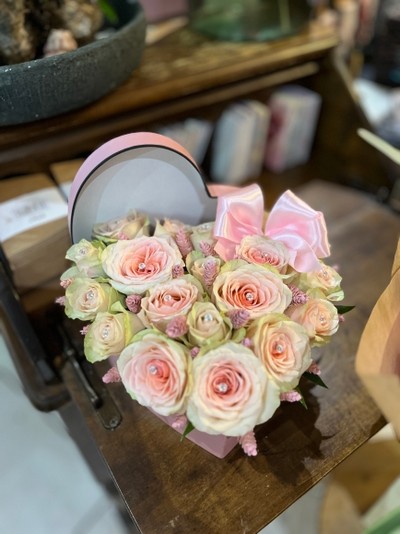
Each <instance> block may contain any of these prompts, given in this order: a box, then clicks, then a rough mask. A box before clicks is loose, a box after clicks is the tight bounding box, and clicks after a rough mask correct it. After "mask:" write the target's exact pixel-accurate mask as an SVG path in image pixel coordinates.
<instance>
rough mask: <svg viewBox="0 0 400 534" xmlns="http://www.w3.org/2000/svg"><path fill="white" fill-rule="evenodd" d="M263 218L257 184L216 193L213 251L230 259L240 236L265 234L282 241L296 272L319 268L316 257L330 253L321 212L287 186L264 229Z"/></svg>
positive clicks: (262, 208)
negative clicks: (221, 193)
mask: <svg viewBox="0 0 400 534" xmlns="http://www.w3.org/2000/svg"><path fill="white" fill-rule="evenodd" d="M263 219H264V199H263V194H262V191H261V189H260V187H259V186H258V185H256V184H253V185H250V186H248V187H244V188H238V189H236V190H233V191H231V192H228V193H224V194H223V195H221V196H219V197H218V204H217V214H216V220H215V226H214V236H215V237H216V239H217V244H216V246H215V251H216V252H217V254H218V255H219V256H221V258H222V259H223V260H225V261H228V260H231V259H233V258H234V257H235V254H236V246H237V245H238V244H239V243H240V241H241V240H242V239H243V237H245V236H248V235H265V236H267V237H270V238H271V239H275V240H279V241H282V242H283V243H284V244H285V245H286V247H287V248H288V250H289V256H290V260H289V264H290V265H291V266H292V267H294V269H296V270H297V271H298V272H309V271H316V270H320V268H321V265H320V263H319V261H318V258H326V257H327V256H329V255H330V247H329V242H328V234H327V229H326V224H325V219H324V215H323V213H321V212H320V211H315V210H314V209H312V208H311V207H310V206H309V205H308V204H306V203H305V202H304V201H303V200H301V199H300V198H298V197H297V196H296V195H295V194H294V193H292V191H289V190H288V191H286V192H285V193H283V194H282V195H281V196H280V197H279V199H278V200H277V202H276V203H275V205H274V206H273V208H272V210H271V212H270V213H269V215H268V218H267V222H266V225H265V228H264V229H263Z"/></svg>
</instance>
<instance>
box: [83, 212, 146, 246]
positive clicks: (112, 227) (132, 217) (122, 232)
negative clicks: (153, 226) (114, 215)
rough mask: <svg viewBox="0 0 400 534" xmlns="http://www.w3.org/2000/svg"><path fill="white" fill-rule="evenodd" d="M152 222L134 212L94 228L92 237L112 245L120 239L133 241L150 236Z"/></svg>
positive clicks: (96, 225) (98, 224)
mask: <svg viewBox="0 0 400 534" xmlns="http://www.w3.org/2000/svg"><path fill="white" fill-rule="evenodd" d="M149 227H150V221H149V218H148V217H147V216H146V215H144V214H143V213H136V211H132V212H130V213H128V215H127V216H126V217H121V218H119V219H112V220H111V221H107V222H104V223H97V224H95V225H94V226H93V230H92V236H93V238H94V239H99V240H100V241H104V242H105V243H112V242H114V241H117V240H118V239H133V238H134V237H138V236H141V235H148V234H149Z"/></svg>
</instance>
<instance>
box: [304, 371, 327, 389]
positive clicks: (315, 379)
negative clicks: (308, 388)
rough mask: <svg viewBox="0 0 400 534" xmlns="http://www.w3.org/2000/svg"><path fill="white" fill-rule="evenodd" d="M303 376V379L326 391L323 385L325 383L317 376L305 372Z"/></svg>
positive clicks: (325, 386)
mask: <svg viewBox="0 0 400 534" xmlns="http://www.w3.org/2000/svg"><path fill="white" fill-rule="evenodd" d="M303 376H304V378H307V380H309V381H310V382H313V384H316V385H317V386H321V387H323V388H326V389H328V386H327V385H326V384H325V382H324V381H323V380H322V378H321V377H320V376H319V375H316V374H314V373H308V372H307V371H306V372H305V373H303Z"/></svg>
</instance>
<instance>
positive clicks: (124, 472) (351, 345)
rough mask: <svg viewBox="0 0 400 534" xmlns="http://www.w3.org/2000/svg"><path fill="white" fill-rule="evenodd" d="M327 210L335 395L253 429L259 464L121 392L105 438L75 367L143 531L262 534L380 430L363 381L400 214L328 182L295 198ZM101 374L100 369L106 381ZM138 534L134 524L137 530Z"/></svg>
mask: <svg viewBox="0 0 400 534" xmlns="http://www.w3.org/2000/svg"><path fill="white" fill-rule="evenodd" d="M297 192H298V193H299V194H300V195H301V197H302V198H303V199H304V200H306V201H307V202H309V203H310V204H311V205H312V206H313V207H314V208H315V209H319V210H322V211H324V213H325V216H326V220H327V224H328V229H329V236H330V241H331V245H332V256H331V258H330V262H329V263H331V264H338V265H339V268H340V272H341V274H342V276H343V279H344V281H343V288H344V290H345V294H346V298H345V301H344V303H346V304H353V305H355V306H356V308H355V309H354V310H353V311H352V312H351V313H349V314H348V315H347V316H346V320H345V322H344V323H343V324H342V325H341V328H340V330H339V332H338V333H337V334H336V335H335V336H334V337H333V339H332V342H331V343H330V344H329V345H328V346H326V347H324V348H323V349H319V350H318V351H317V352H316V353H315V354H314V356H315V357H316V359H317V361H318V363H319V365H320V367H321V369H322V376H323V379H324V380H325V382H326V383H327V385H328V386H329V389H328V390H325V389H322V388H319V387H317V386H309V385H306V384H304V385H303V387H302V389H303V391H304V394H305V399H306V401H307V404H308V409H307V410H306V409H304V408H303V407H302V406H301V405H297V404H285V403H283V404H282V406H281V407H280V408H279V409H278V411H277V412H276V414H275V415H274V417H273V418H272V419H271V420H270V421H268V422H267V423H265V424H264V425H261V426H260V427H258V428H257V431H256V435H257V440H258V444H259V454H258V456H257V457H254V458H248V457H246V456H245V455H244V454H243V452H242V450H241V449H240V448H239V447H237V448H235V449H234V450H233V451H232V452H231V453H230V454H229V455H228V456H227V457H226V458H225V459H223V460H220V459H217V458H214V457H213V456H212V455H210V454H209V453H207V452H205V451H203V450H202V449H200V448H198V447H197V446H196V445H194V444H192V443H191V442H190V441H188V440H185V441H183V442H180V437H179V435H178V434H177V433H176V432H175V431H174V430H172V429H171V428H169V427H167V426H165V425H164V424H163V423H162V422H161V421H160V420H159V419H158V418H157V417H155V416H154V415H152V414H151V413H150V412H148V411H147V410H146V409H145V408H143V407H141V406H139V405H137V404H136V403H135V402H133V401H132V400H131V399H130V397H129V396H128V395H127V393H126V392H125V391H124V389H123V387H122V386H121V384H111V385H109V386H108V391H109V393H111V395H112V397H113V398H114V400H115V402H116V404H117V406H118V407H119V409H120V411H121V414H122V418H123V419H122V423H121V424H120V425H119V426H118V427H117V428H116V429H115V430H114V431H109V430H105V429H104V427H103V426H102V424H101V423H100V420H99V418H98V417H97V415H96V412H95V410H93V408H92V406H91V405H90V403H89V401H88V399H87V397H86V396H85V394H84V393H83V392H82V390H81V388H80V386H79V383H78V381H77V380H76V376H75V374H74V372H73V370H72V368H71V367H70V366H68V365H66V366H65V367H64V371H63V378H64V381H65V383H66V385H67V387H68V390H69V392H70V394H71V396H72V398H73V401H74V402H75V404H76V406H77V407H78V408H79V410H80V411H81V413H82V414H83V416H84V418H85V420H86V422H87V425H88V428H89V429H90V431H91V433H92V435H93V437H94V439H95V442H96V443H97V446H98V448H99V450H100V451H101V453H102V454H103V456H104V458H105V460H106V462H107V464H108V466H109V469H110V472H111V474H112V476H113V478H114V480H115V484H116V486H117V487H118V488H119V491H120V493H121V495H122V497H123V499H124V500H125V502H126V505H127V508H128V510H129V512H130V514H131V516H132V519H133V521H134V522H135V525H136V528H137V529H138V531H140V532H144V533H146V534H152V533H157V534H161V533H173V532H174V533H175V532H176V533H188V532H198V533H202V534H213V533H217V532H230V533H232V534H236V533H251V534H252V533H256V532H258V531H259V530H261V529H262V528H263V527H264V526H265V525H266V524H268V523H269V522H270V521H272V520H273V519H274V518H275V517H276V516H278V515H279V514H280V513H281V512H283V511H284V510H285V509H286V508H287V507H288V506H290V505H291V504H292V503H293V502H294V501H295V500H296V499H298V498H299V497H300V496H301V495H302V494H304V493H305V492H306V491H308V490H309V489H310V488H311V487H313V486H314V485H315V484H316V483H317V482H318V481H319V480H320V479H321V478H323V477H324V476H326V475H327V474H328V473H329V472H330V471H331V470H332V469H334V468H335V467H336V466H337V465H338V464H340V463H341V462H342V461H343V460H344V459H345V458H346V457H348V456H349V455H350V454H351V453H352V452H353V451H355V450H356V449H357V448H358V447H359V446H360V445H362V444H363V443H364V442H366V441H367V440H368V439H369V438H370V437H371V436H372V435H373V434H374V433H376V432H377V431H378V430H379V429H380V428H381V427H382V426H383V425H384V423H385V421H384V419H383V417H382V416H381V413H380V411H379V410H378V408H377V407H376V405H375V404H374V402H373V401H372V400H371V398H370V397H369V395H368V394H367V392H366V390H365V389H364V388H363V386H362V385H361V383H360V381H359V380H358V378H357V376H356V374H355V370H354V357H355V353H356V350H357V345H358V341H359V338H360V335H361V332H362V330H363V328H364V326H365V324H366V321H367V319H368V316H369V314H370V312H371V309H372V307H373V305H374V304H375V302H376V300H377V298H378V297H379V295H380V293H381V292H382V291H383V289H384V288H385V286H386V285H387V283H388V280H389V279H390V270H391V265H392V262H393V256H394V252H395V249H396V245H397V239H398V235H399V231H400V220H399V217H398V216H397V215H395V214H393V213H391V212H390V211H388V210H387V208H385V207H384V206H381V205H379V204H377V203H376V202H375V201H374V200H372V199H371V198H369V197H368V196H367V195H365V194H360V193H359V192H356V191H354V190H351V189H346V188H344V187H341V186H337V185H334V184H329V183H324V182H311V183H310V184H307V185H306V186H304V187H302V188H301V189H300V190H299V191H297ZM101 367H102V366H101V365H99V366H98V367H96V366H95V368H96V369H97V370H98V372H99V373H100V374H101V373H102V369H101ZM132 529H134V526H132Z"/></svg>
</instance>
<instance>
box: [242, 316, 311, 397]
mask: <svg viewBox="0 0 400 534" xmlns="http://www.w3.org/2000/svg"><path fill="white" fill-rule="evenodd" d="M247 337H249V338H250V339H252V341H253V350H254V352H255V354H256V355H257V356H258V357H259V358H260V360H261V361H262V362H263V364H264V365H265V368H266V370H267V373H268V374H269V376H270V377H271V379H272V380H273V381H274V382H275V383H276V384H277V385H278V387H279V389H280V390H281V391H282V392H283V391H290V390H292V389H293V388H295V387H296V386H297V385H298V383H299V381H300V377H301V375H302V374H303V373H304V371H306V370H307V369H308V367H309V366H310V365H311V361H312V360H311V347H310V340H309V337H308V334H307V332H306V330H305V329H304V328H303V327H302V326H301V325H300V324H298V323H296V322H294V321H291V320H290V319H288V318H287V317H286V316H285V315H281V314H270V315H267V316H265V317H262V318H260V319H258V320H257V321H254V323H253V324H252V325H251V326H250V328H249V329H248V331H247Z"/></svg>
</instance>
